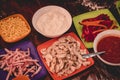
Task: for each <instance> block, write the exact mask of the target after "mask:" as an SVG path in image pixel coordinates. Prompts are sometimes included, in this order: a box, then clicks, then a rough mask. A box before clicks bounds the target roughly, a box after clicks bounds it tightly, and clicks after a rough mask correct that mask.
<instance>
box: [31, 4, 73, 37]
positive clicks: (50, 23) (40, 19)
mask: <svg viewBox="0 0 120 80" xmlns="http://www.w3.org/2000/svg"><path fill="white" fill-rule="evenodd" d="M32 24H33V26H34V28H35V29H36V30H37V31H38V32H39V33H40V34H42V35H44V36H46V37H49V38H54V37H58V36H61V35H62V34H64V33H65V32H66V31H68V30H69V28H70V27H71V24H72V17H71V15H70V13H69V12H68V11H67V10H66V9H64V8H62V7H59V6H53V5H51V6H45V7H43V8H40V9H39V10H37V11H36V12H35V14H34V15H33V18H32Z"/></svg>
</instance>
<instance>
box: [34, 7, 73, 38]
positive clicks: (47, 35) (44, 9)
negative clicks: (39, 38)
mask: <svg viewBox="0 0 120 80" xmlns="http://www.w3.org/2000/svg"><path fill="white" fill-rule="evenodd" d="M50 8H58V11H59V9H62V10H64V13H65V14H67V15H66V16H67V18H68V19H69V23H68V27H67V28H66V29H65V30H64V31H63V32H61V33H60V34H56V35H55V34H53V35H49V34H45V33H43V32H41V31H39V30H38V28H37V27H36V24H35V23H36V21H37V19H38V18H37V17H38V16H39V15H41V14H44V13H45V12H46V11H47V9H50ZM32 24H33V27H34V28H35V30H36V31H37V32H39V33H40V34H42V35H43V36H45V37H49V38H54V37H59V36H61V35H62V34H64V33H65V32H67V31H68V30H69V29H70V27H71V25H72V16H71V14H70V13H69V12H68V11H67V10H66V9H65V8H63V7H61V6H57V5H47V6H44V7H42V8H40V9H38V10H37V11H36V12H35V13H34V14H33V17H32Z"/></svg>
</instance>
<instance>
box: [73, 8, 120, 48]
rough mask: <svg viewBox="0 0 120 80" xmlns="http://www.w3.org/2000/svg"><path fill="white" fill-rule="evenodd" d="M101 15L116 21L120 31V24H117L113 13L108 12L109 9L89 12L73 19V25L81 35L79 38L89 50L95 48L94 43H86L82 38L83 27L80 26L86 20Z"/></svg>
mask: <svg viewBox="0 0 120 80" xmlns="http://www.w3.org/2000/svg"><path fill="white" fill-rule="evenodd" d="M100 14H107V15H108V16H109V17H110V19H111V20H114V21H115V22H116V25H117V26H118V28H117V29H120V27H119V24H118V22H117V20H116V19H115V17H114V16H113V15H112V13H111V12H110V11H109V10H108V9H101V10H97V11H91V12H87V13H84V14H80V15H78V16H75V17H73V23H74V25H75V28H76V31H77V33H78V35H79V37H80V38H81V40H82V41H83V43H84V44H85V46H86V47H87V48H93V42H86V41H85V40H84V39H83V38H82V37H81V35H82V27H83V26H82V25H80V24H79V22H81V21H82V20H84V19H88V18H94V17H96V16H98V15H100Z"/></svg>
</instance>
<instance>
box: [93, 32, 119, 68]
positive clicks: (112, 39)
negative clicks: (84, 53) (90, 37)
mask: <svg viewBox="0 0 120 80" xmlns="http://www.w3.org/2000/svg"><path fill="white" fill-rule="evenodd" d="M93 48H94V51H95V52H99V51H106V52H105V53H104V54H101V55H98V58H99V59H100V60H101V61H103V62H104V63H106V64H108V65H112V66H120V31H119V30H106V31H103V32H101V33H99V34H98V35H97V36H96V38H95V40H94V42H93Z"/></svg>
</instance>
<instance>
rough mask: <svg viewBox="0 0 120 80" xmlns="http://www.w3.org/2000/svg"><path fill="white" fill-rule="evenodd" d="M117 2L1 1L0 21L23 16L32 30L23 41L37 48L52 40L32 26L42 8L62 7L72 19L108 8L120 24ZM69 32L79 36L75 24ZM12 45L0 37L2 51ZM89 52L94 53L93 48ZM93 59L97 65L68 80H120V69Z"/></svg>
mask: <svg viewBox="0 0 120 80" xmlns="http://www.w3.org/2000/svg"><path fill="white" fill-rule="evenodd" d="M116 1H117V0H0V19H2V18H5V17H7V16H9V15H12V14H16V13H20V14H22V15H23V16H24V17H25V18H26V20H27V21H28V23H29V24H30V27H31V30H32V31H31V33H30V34H29V35H28V36H27V37H26V38H24V39H22V40H23V41H24V40H26V39H29V40H31V41H32V42H33V44H34V45H35V46H36V47H37V46H38V45H39V44H41V43H43V42H45V41H48V40H50V38H47V37H44V36H43V35H41V34H39V33H38V32H37V31H36V30H35V29H34V28H33V25H32V16H33V14H34V13H35V12H36V11H37V10H38V9H40V8H41V7H44V6H47V5H57V6H61V7H64V8H65V9H67V10H68V11H69V12H70V14H71V15H72V17H74V16H77V15H79V14H82V13H85V12H89V11H93V10H99V9H101V8H107V9H110V11H111V12H112V13H113V15H114V16H115V18H116V19H117V20H118V22H119V24H120V15H119V14H118V12H117V10H116V7H115V2H116ZM88 3H90V4H91V5H89V4H88ZM95 5H97V7H94V6H95ZM68 32H75V33H76V34H77V32H76V30H75V28H74V24H72V26H71V28H70V29H69V30H68V31H67V32H66V33H68ZM12 44H14V43H11V44H10V43H6V42H4V41H3V40H2V38H1V37H0V49H1V48H5V47H8V46H10V45H12ZM88 50H89V52H93V49H92V48H91V49H88ZM93 59H94V61H95V64H94V65H93V66H92V67H90V68H88V69H86V70H85V71H82V72H80V73H78V74H76V75H74V76H72V77H70V78H67V79H66V80H120V67H115V66H109V65H106V64H104V63H103V62H101V61H100V60H99V59H98V58H97V57H94V58H93ZM38 80H52V78H51V76H50V75H49V74H47V75H46V77H44V78H43V79H38Z"/></svg>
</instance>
